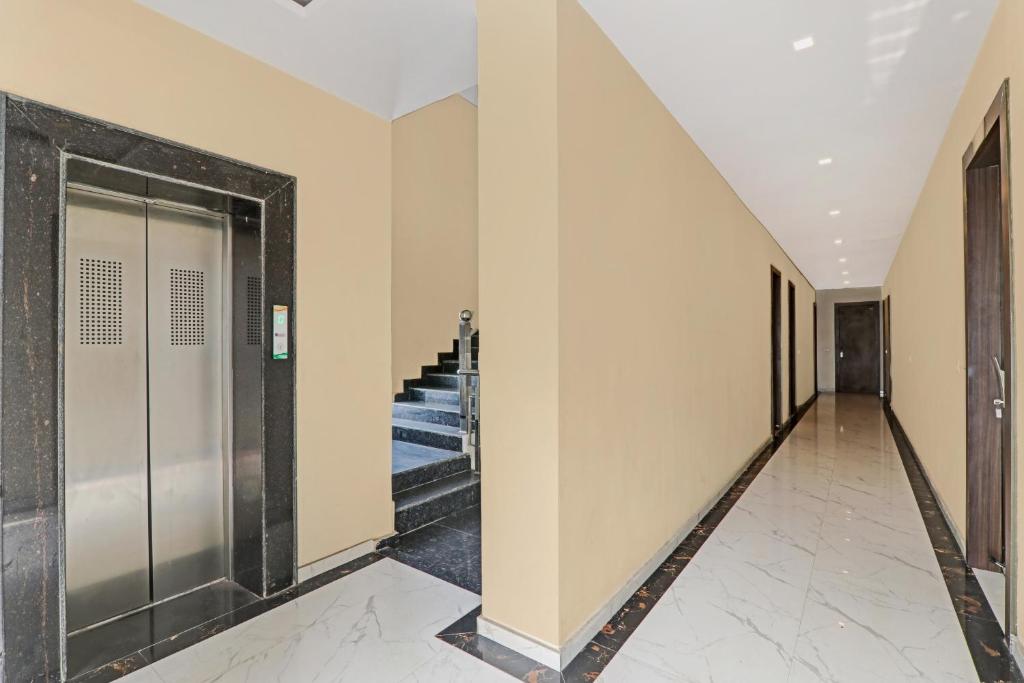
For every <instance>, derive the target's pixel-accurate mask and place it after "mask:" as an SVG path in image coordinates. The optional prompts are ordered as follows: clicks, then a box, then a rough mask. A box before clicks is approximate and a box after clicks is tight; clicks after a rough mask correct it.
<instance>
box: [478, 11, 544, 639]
mask: <svg viewBox="0 0 1024 683" xmlns="http://www.w3.org/2000/svg"><path fill="white" fill-rule="evenodd" d="M555 13H556V3H553V2H549V1H548V0H524V1H522V2H518V1H517V2H508V0H478V2H477V27H478V34H477V45H478V60H479V66H478V68H479V72H480V108H479V114H478V115H479V140H480V158H479V163H480V176H479V182H480V195H479V202H480V228H479V230H480V237H479V239H480V252H479V255H480V266H479V267H480V307H481V308H482V309H483V310H484V311H485V312H486V313H485V315H486V318H487V321H486V326H487V328H486V332H484V333H483V334H484V335H485V340H481V344H483V345H484V348H485V349H486V352H485V357H484V359H483V360H482V362H481V370H480V373H481V376H480V391H481V401H480V406H481V422H482V423H484V424H486V425H487V426H486V427H482V433H486V436H484V437H482V438H483V439H484V441H486V444H487V445H486V446H482V454H481V458H482V459H483V460H484V461H485V462H486V464H485V465H483V466H482V478H481V516H482V522H483V526H484V531H483V533H482V534H481V535H482V537H483V545H482V551H483V582H484V585H485V586H486V588H485V589H484V592H483V604H484V614H485V616H487V617H489V618H493V619H494V620H495V621H497V622H499V623H501V624H502V625H504V626H507V627H510V628H512V629H515V630H520V631H522V632H524V633H527V634H529V635H531V636H533V637H535V638H537V639H539V640H542V641H546V642H549V643H557V642H558V533H559V531H558V429H559V421H558V391H559V383H558V369H559V362H560V354H559V352H558V349H559V342H558V336H559V319H558V312H559V302H558V277H559V274H558V250H559V236H558V202H559V196H558V156H559V150H558V125H557V123H558V122H557V106H558V98H557V90H556V87H557V78H556V72H557V35H556V24H555V20H554V18H555Z"/></svg>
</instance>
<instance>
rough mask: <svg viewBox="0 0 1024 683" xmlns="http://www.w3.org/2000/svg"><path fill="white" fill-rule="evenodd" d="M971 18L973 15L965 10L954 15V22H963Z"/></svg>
mask: <svg viewBox="0 0 1024 683" xmlns="http://www.w3.org/2000/svg"><path fill="white" fill-rule="evenodd" d="M969 16H971V13H970V12H969V11H968V10H963V11H960V12H957V13H956V14H954V15H953V21H963V20H964V19H966V18H967V17H969Z"/></svg>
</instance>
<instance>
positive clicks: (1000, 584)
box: [974, 569, 1006, 633]
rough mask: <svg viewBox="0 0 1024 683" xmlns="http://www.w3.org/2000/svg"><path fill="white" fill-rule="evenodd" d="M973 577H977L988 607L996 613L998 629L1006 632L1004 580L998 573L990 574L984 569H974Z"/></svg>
mask: <svg viewBox="0 0 1024 683" xmlns="http://www.w3.org/2000/svg"><path fill="white" fill-rule="evenodd" d="M974 575H975V576H976V577H978V583H980V584H981V592H982V593H984V594H985V598H986V599H988V605H989V607H991V608H992V611H993V612H995V613H996V620H997V621H998V622H999V627H1000V628H1001V629H1003V632H1004V633H1005V632H1006V624H1004V623H1003V622H1004V621H1006V578H1005V577H1003V575H1002V574H1000V573H999V572H990V571H986V570H984V569H975V570H974Z"/></svg>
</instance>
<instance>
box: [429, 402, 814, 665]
mask: <svg viewBox="0 0 1024 683" xmlns="http://www.w3.org/2000/svg"><path fill="white" fill-rule="evenodd" d="M817 398H818V394H817V393H815V394H814V395H813V396H812V397H811V398H809V399H808V400H807V401H806V402H805V403H804V404H802V405H801V406H800V407H799V408H798V409H797V412H796V414H795V415H792V416H791V417H790V418H789V420H787V421H786V423H785V424H784V425H783V427H782V429H781V430H780V431H779V433H778V434H776V435H775V436H774V437H773V438H772V440H771V441H769V442H768V444H767V445H766V446H765V447H764V448H762V449H761V450H760V451H758V452H757V453H756V454H755V455H754V457H753V459H752V460H751V462H750V464H749V465H747V468H746V469H745V470H744V471H743V473H742V474H740V476H739V477H738V478H737V479H736V481H735V482H734V483H733V484H732V486H730V487H729V490H728V491H726V492H725V494H724V495H723V496H722V497H721V498H720V499H719V500H718V502H716V503H715V505H714V506H713V507H712V508H711V510H710V511H708V513H707V514H706V515H704V517H703V518H702V519H701V520H700V522H699V523H698V524H697V525H696V526H695V527H694V528H693V531H691V532H690V533H689V534H688V535H687V536H686V538H685V539H683V541H682V543H680V544H679V545H678V546H677V547H676V549H675V550H673V551H672V553H671V554H670V555H669V557H668V559H666V560H665V561H664V562H662V563H661V566H659V567H658V568H657V569H656V570H654V573H653V574H651V575H650V577H648V579H647V581H645V582H644V584H643V585H642V586H641V587H640V588H639V589H638V590H637V591H636V592H635V593H634V594H633V595H632V597H630V598H629V599H628V600H627V601H626V603H625V604H624V605H622V607H621V608H619V611H618V612H616V614H615V616H614V617H612V618H611V620H609V621H608V623H607V624H605V625H604V627H602V628H601V630H600V631H599V632H598V633H597V634H595V635H594V637H593V638H592V639H591V640H590V642H588V643H587V645H586V646H585V647H584V648H583V650H581V651H580V653H579V654H578V655H576V657H575V658H573V660H572V661H571V662H570V663H569V665H568V666H567V667H566V668H565V669H564V670H563V671H556V670H555V669H552V668H550V667H547V666H545V665H543V664H541V663H539V662H536V661H534V660H533V659H530V658H529V657H526V656H524V655H521V654H519V653H518V652H515V651H513V650H510V649H509V648H507V647H505V646H503V645H499V644H498V643H495V642H494V641H493V640H490V639H489V638H485V637H484V636H481V635H480V634H479V633H478V632H477V630H476V620H477V617H478V616H480V608H479V607H478V608H477V609H476V610H474V611H472V612H470V613H468V614H466V615H465V616H463V617H461V618H460V619H459V620H458V621H456V622H455V623H453V624H452V625H451V626H449V627H448V628H446V629H444V630H443V631H441V632H440V633H438V634H437V637H438V638H440V639H441V640H443V641H444V642H446V643H448V644H449V645H452V646H454V647H457V648H459V649H460V650H463V651H464V652H467V653H469V654H471V655H473V656H474V657H476V658H477V659H479V660H481V661H483V662H486V663H488V664H490V665H492V666H494V667H496V668H498V669H501V670H502V671H504V672H505V673H507V674H509V675H511V676H514V677H515V678H518V679H520V680H522V681H529V682H530V683H548V682H556V681H557V682H558V683H592V681H594V680H595V679H596V678H597V677H598V676H599V675H600V674H601V672H602V671H604V668H605V667H606V666H608V663H609V662H610V661H611V660H612V658H613V657H614V656H615V654H616V653H617V652H618V651H619V649H620V648H621V647H622V646H623V645H624V644H625V643H626V641H627V640H628V639H629V637H630V636H631V635H633V633H634V632H635V631H636V629H637V627H638V626H639V625H640V622H642V621H643V620H644V618H646V617H647V615H648V614H649V613H650V611H651V608H653V607H654V605H655V604H656V603H657V602H658V600H660V599H661V597H662V596H663V595H664V594H665V592H666V591H667V590H668V588H669V586H671V585H672V582H673V581H675V580H676V579H677V578H678V577H679V575H680V574H681V573H682V572H683V570H684V569H686V566H687V564H689V562H690V560H691V559H692V558H693V556H694V555H696V553H697V551H698V550H700V548H701V546H702V545H704V541H706V540H707V539H708V537H709V536H710V535H711V534H712V533H713V532H714V531H715V529H717V528H718V525H719V524H720V523H721V521H722V520H723V519H724V518H725V516H726V515H727V514H728V513H729V511H730V510H731V509H732V507H733V505H735V504H736V501H737V500H739V498H740V496H742V495H743V492H744V491H746V490H747V488H748V487H749V486H750V484H751V482H753V481H754V478H755V477H756V476H757V475H758V474H759V473H760V472H761V470H762V469H763V468H764V466H765V465H766V464H767V463H768V461H769V460H770V459H771V457H772V455H774V454H775V451H777V450H778V448H779V446H781V445H782V442H783V441H785V439H786V437H787V436H789V434H790V432H792V431H793V428H794V427H795V426H796V424H797V423H798V422H799V421H800V419H801V418H802V417H803V416H804V415H805V414H806V413H807V411H808V410H809V409H810V407H811V405H813V404H814V401H815V400H816V399H817Z"/></svg>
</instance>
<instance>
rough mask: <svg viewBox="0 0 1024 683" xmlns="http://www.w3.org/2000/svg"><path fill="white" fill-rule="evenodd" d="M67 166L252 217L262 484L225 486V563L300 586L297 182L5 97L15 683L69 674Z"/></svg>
mask: <svg viewBox="0 0 1024 683" xmlns="http://www.w3.org/2000/svg"><path fill="white" fill-rule="evenodd" d="M74 157H80V158H83V159H88V160H92V161H95V162H98V163H100V164H108V165H111V166H116V167H119V168H122V169H126V170H129V171H131V172H134V173H138V174H140V175H143V176H148V177H150V178H154V179H162V180H167V181H170V182H172V183H176V184H179V185H186V186H193V187H201V188H205V189H208V190H211V191H214V192H217V193H221V194H223V195H226V196H229V197H234V198H238V199H239V202H240V204H246V203H248V204H249V205H250V206H252V205H256V206H258V207H260V208H261V213H262V235H261V245H262V286H263V298H262V302H263V330H262V364H261V365H262V395H261V401H260V402H261V407H262V451H261V452H260V454H259V455H260V458H259V463H258V469H259V470H260V472H259V475H260V482H261V485H260V486H258V487H255V488H253V487H239V486H238V483H237V481H236V482H234V483H233V487H234V488H233V492H234V497H235V500H234V503H233V509H234V513H235V515H234V534H233V538H232V547H233V550H232V552H233V560H234V563H235V565H236V572H235V580H236V581H238V582H239V583H241V584H242V585H243V586H245V587H246V588H248V589H249V590H251V591H253V592H254V593H256V594H258V595H261V596H268V595H272V594H275V593H279V592H280V591H282V590H285V589H288V588H289V587H291V586H293V585H294V584H295V573H296V542H295V333H294V330H295V320H296V318H295V229H296V220H295V193H296V180H295V178H293V177H290V176H286V175H283V174H280V173H275V172H272V171H268V170H265V169H261V168H257V167H254V166H250V165H246V164H242V163H239V162H237V161H233V160H230V159H226V158H223V157H220V156H216V155H213V154H209V153H206V152H202V151H200V150H196V149H192V148H189V147H186V146H183V145H180V144H176V143H173V142H169V141H166V140H162V139H159V138H156V137H153V136H149V135H145V134H142V133H139V132H136V131H132V130H129V129H126V128H123V127H119V126H116V125H113V124H109V123H104V122H102V121H97V120H95V119H91V118H88V117H85V116H81V115H78V114H74V113H71V112H67V111H63V110H60V109H57V108H54V107H49V106H46V105H43V104H40V103H37V102H32V101H30V100H26V99H24V98H20V97H18V96H15V95H9V94H5V93H2V92H0V178H2V182H0V232H2V250H3V255H2V269H3V272H2V276H0V283H2V284H0V286H2V292H0V302H2V303H0V349H2V350H0V522H2V542H0V553H2V555H0V560H2V583H0V586H2V590H0V615H2V619H3V623H2V629H0V633H2V638H3V640H2V643H0V645H2V652H3V655H2V664H3V671H2V674H3V680H8V681H19V683H20V682H22V681H50V680H60V679H61V677H62V676H63V675H64V674H63V672H64V667H65V652H64V648H65V642H66V633H65V626H64V615H63V609H64V607H63V603H64V600H63V590H64V579H63V557H62V554H63V519H62V504H63V492H62V490H61V489H62V486H63V479H62V474H63V468H62V463H61V461H60V460H61V453H62V446H63V444H62V438H63V434H62V432H61V426H62V413H63V406H62V405H61V403H60V400H61V392H60V381H61V378H62V376H63V373H62V360H63V355H62V349H61V348H60V341H61V338H62V337H61V334H62V321H61V320H60V319H59V318H60V315H59V314H60V311H61V310H62V309H61V302H60V296H61V292H62V290H61V277H62V271H63V263H62V262H61V257H62V253H63V250H62V245H61V243H60V242H61V236H62V221H63V217H62V211H63V197H64V192H65V181H66V178H65V176H64V173H63V170H64V168H65V164H66V161H67V159H68V158H74ZM272 304H279V305H286V306H288V307H289V312H290V321H289V332H288V335H289V351H290V357H289V359H288V360H276V361H275V360H272V358H271V349H272V325H273V323H272V317H271V315H270V311H269V307H270V306H271V305H272ZM233 457H234V458H235V459H238V455H237V454H234V456H233ZM250 460H251V459H250ZM246 466H248V471H249V472H250V473H251V472H252V470H253V463H252V462H251V461H250V462H248V463H239V462H235V463H233V467H234V468H239V467H241V468H245V467H246ZM110 561H111V562H117V561H118V558H116V557H112V558H110Z"/></svg>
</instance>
